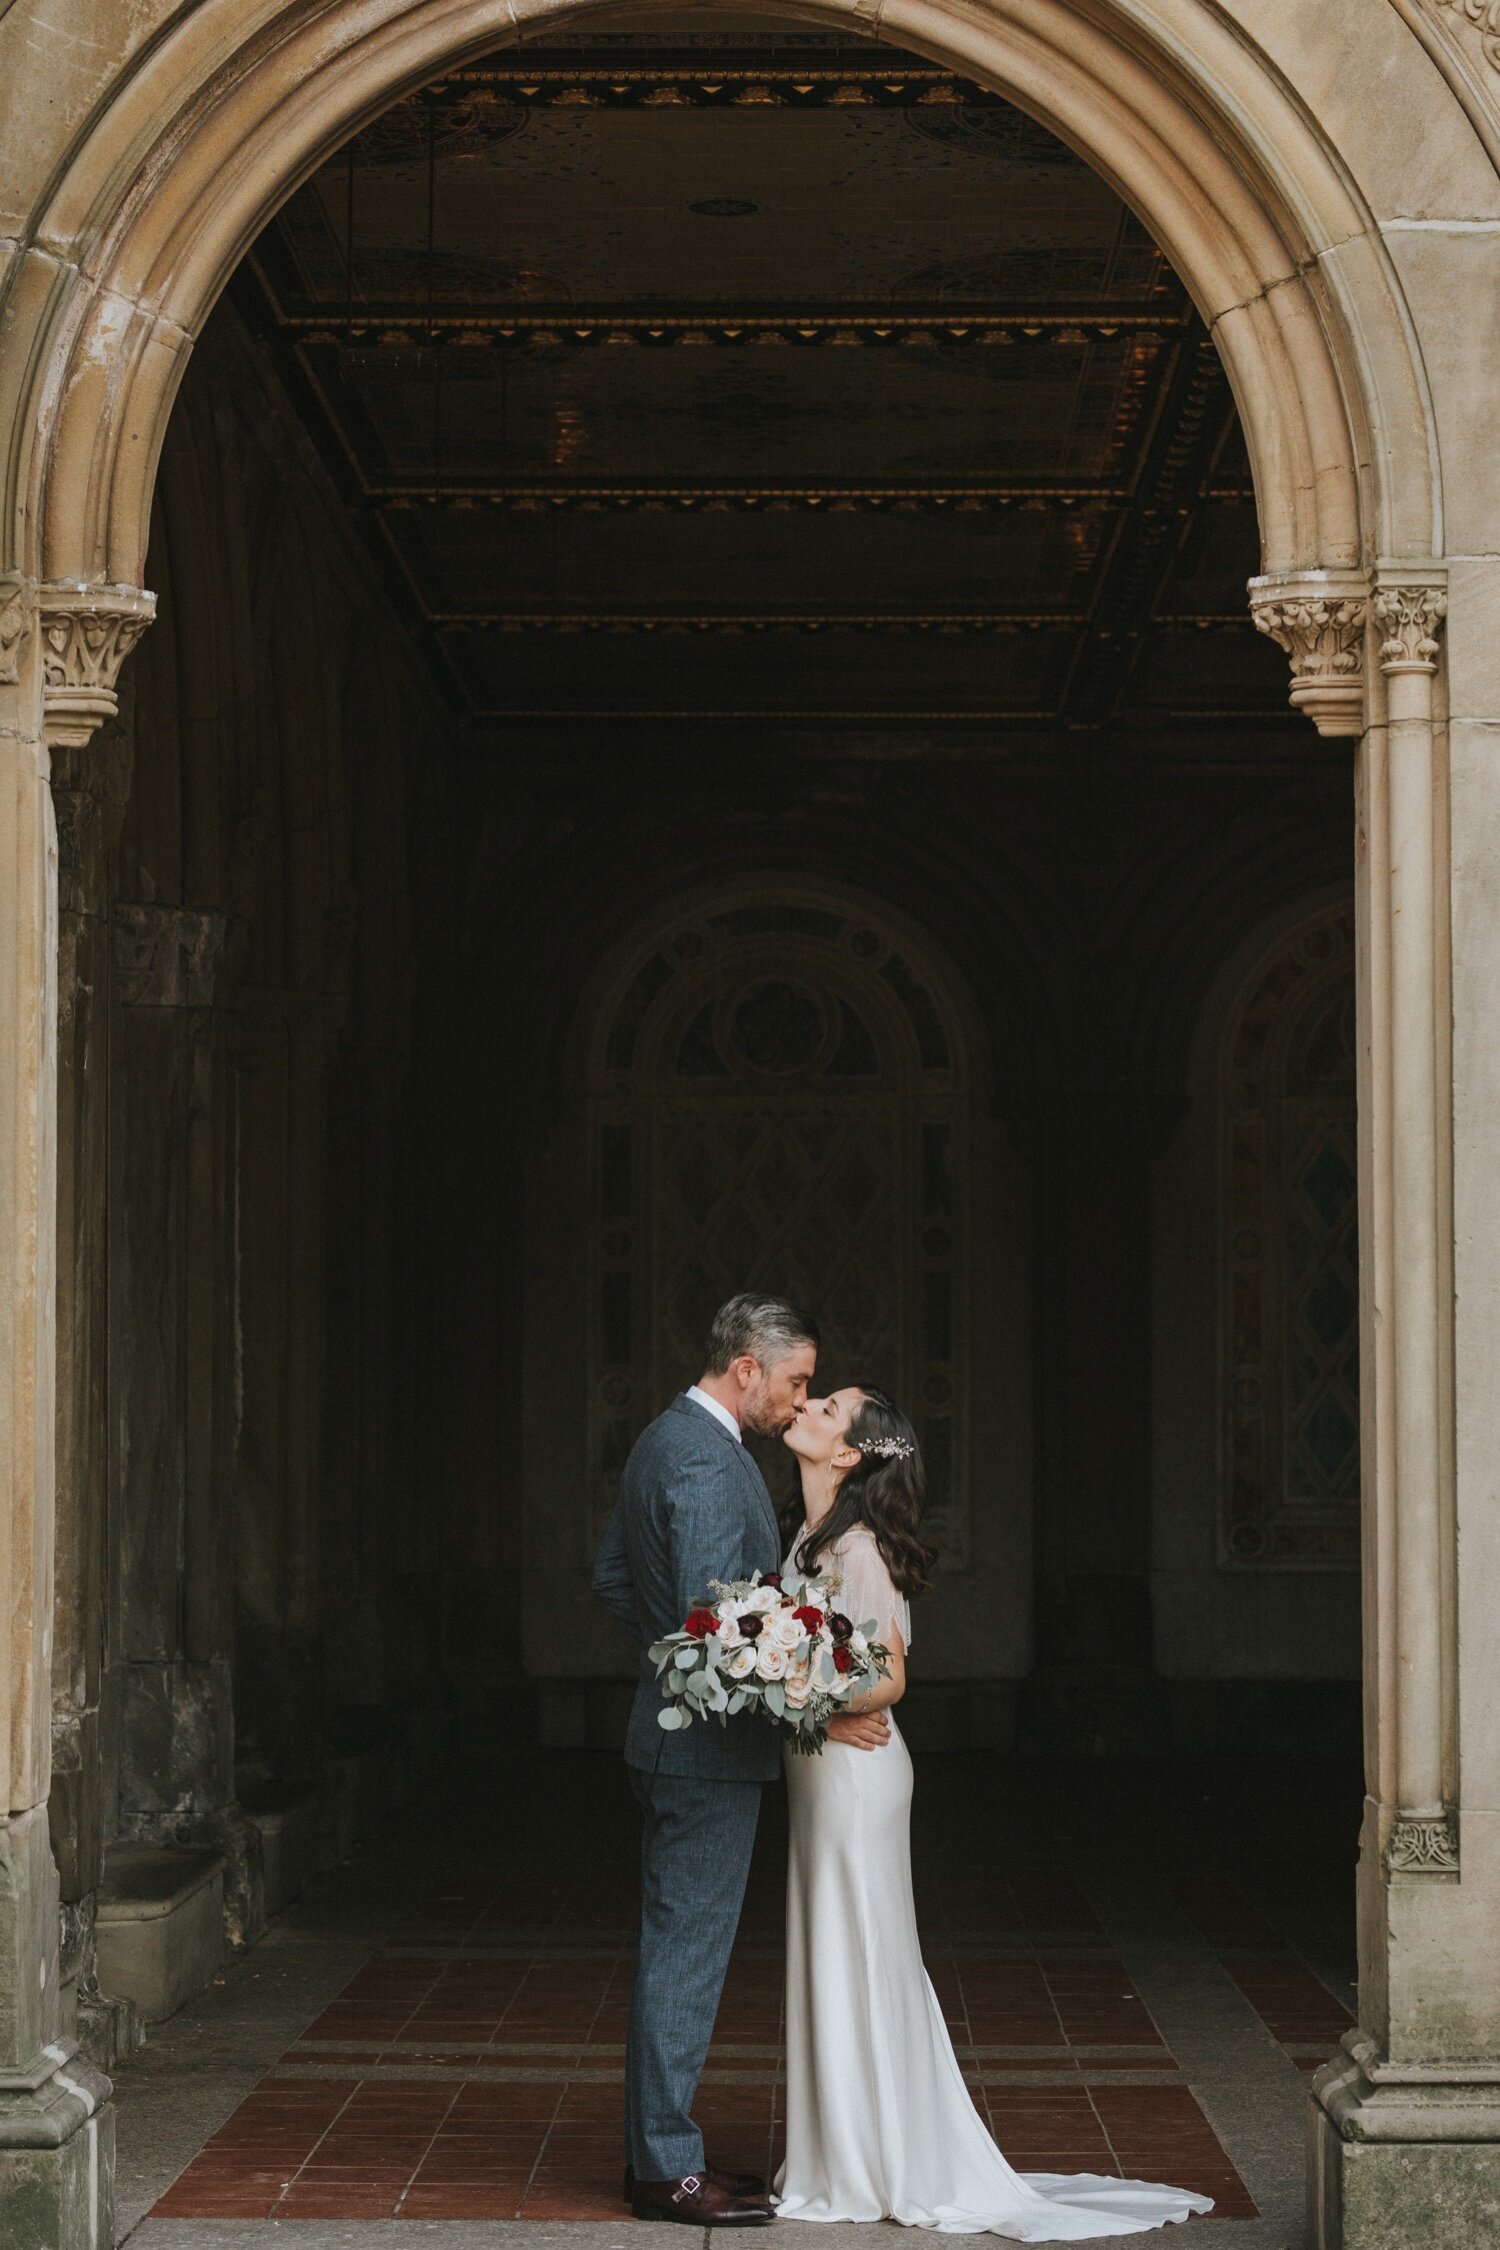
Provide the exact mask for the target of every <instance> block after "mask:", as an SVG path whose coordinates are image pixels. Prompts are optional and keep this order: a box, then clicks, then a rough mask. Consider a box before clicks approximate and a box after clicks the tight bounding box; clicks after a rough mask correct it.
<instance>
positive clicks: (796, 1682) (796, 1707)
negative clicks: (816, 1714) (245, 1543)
mask: <svg viewBox="0 0 1500 2250" xmlns="http://www.w3.org/2000/svg"><path fill="white" fill-rule="evenodd" d="M812 1686H813V1684H812V1674H811V1673H810V1672H807V1671H797V1672H793V1673H792V1674H791V1675H790V1677H789V1678H788V1680H787V1683H786V1707H787V1709H788V1710H789V1711H802V1710H805V1709H806V1707H807V1700H808V1697H809V1696H810V1695H811V1694H812Z"/></svg>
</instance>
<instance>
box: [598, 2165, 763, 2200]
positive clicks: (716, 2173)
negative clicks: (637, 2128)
mask: <svg viewBox="0 0 1500 2250" xmlns="http://www.w3.org/2000/svg"><path fill="white" fill-rule="evenodd" d="M703 2176H704V2178H705V2179H709V2180H712V2181H713V2183H714V2186H715V2187H721V2188H723V2190H724V2192H725V2194H726V2195H740V2196H751V2197H755V2198H758V2200H759V2201H760V2202H762V2203H764V2202H765V2201H766V2183H765V2181H764V2180H763V2179H762V2178H761V2176H760V2174H759V2172H726V2171H725V2170H724V2169H723V2167H722V2165H718V2164H705V2165H704V2167H703ZM623 2193H624V2199H625V2201H626V2202H627V2203H628V2202H629V2201H630V2199H631V2197H632V2196H633V2195H634V2194H635V2166H634V2165H633V2164H627V2165H626V2167H625V2187H624V2191H623Z"/></svg>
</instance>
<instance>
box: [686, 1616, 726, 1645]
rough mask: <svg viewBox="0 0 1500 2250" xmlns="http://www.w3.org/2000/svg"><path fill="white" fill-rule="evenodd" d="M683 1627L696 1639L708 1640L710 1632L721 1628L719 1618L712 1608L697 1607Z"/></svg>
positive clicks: (715, 1631)
mask: <svg viewBox="0 0 1500 2250" xmlns="http://www.w3.org/2000/svg"><path fill="white" fill-rule="evenodd" d="M682 1629H683V1631H684V1632H685V1633H691V1634H692V1636H693V1639H694V1640H695V1641H706V1640H707V1639H708V1636H709V1634H710V1633H717V1631H718V1630H719V1620H718V1618H717V1617H716V1616H715V1615H714V1612H713V1611H712V1610H711V1609H695V1610H694V1611H693V1614H692V1616H691V1617H690V1618H689V1619H688V1621H687V1623H686V1624H685V1625H684V1626H683V1628H682Z"/></svg>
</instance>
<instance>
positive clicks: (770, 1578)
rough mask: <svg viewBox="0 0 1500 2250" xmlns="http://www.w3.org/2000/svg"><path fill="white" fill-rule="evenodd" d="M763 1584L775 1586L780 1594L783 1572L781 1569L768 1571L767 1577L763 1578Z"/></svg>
mask: <svg viewBox="0 0 1500 2250" xmlns="http://www.w3.org/2000/svg"><path fill="white" fill-rule="evenodd" d="M761 1584H762V1586H774V1587H775V1588H776V1591H777V1593H778V1594H779V1593H780V1592H781V1572H780V1571H779V1570H769V1571H767V1573H766V1575H765V1577H764V1578H763V1579H762V1580H761Z"/></svg>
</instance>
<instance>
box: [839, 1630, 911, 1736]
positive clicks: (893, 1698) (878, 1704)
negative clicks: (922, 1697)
mask: <svg viewBox="0 0 1500 2250" xmlns="http://www.w3.org/2000/svg"><path fill="white" fill-rule="evenodd" d="M886 1646H887V1647H888V1648H889V1649H890V1652H891V1668H890V1671H889V1672H888V1673H887V1675H886V1677H885V1678H884V1679H883V1680H881V1679H876V1680H872V1681H871V1683H870V1685H869V1686H868V1687H867V1688H858V1689H856V1690H855V1692H854V1694H853V1695H851V1696H850V1698H849V1700H848V1702H847V1703H846V1704H845V1705H844V1709H845V1710H846V1711H847V1712H848V1714H849V1716H850V1717H851V1718H861V1717H864V1716H866V1715H868V1714H869V1713H870V1712H872V1711H889V1709H890V1708H891V1705H892V1704H893V1703H899V1702H900V1701H901V1698H902V1696H903V1695H905V1693H906V1644H905V1643H904V1641H903V1640H902V1638H901V1635H900V1633H899V1632H897V1631H896V1629H895V1627H894V1626H893V1627H892V1629H891V1633H890V1637H889V1639H888V1641H887V1643H886Z"/></svg>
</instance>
